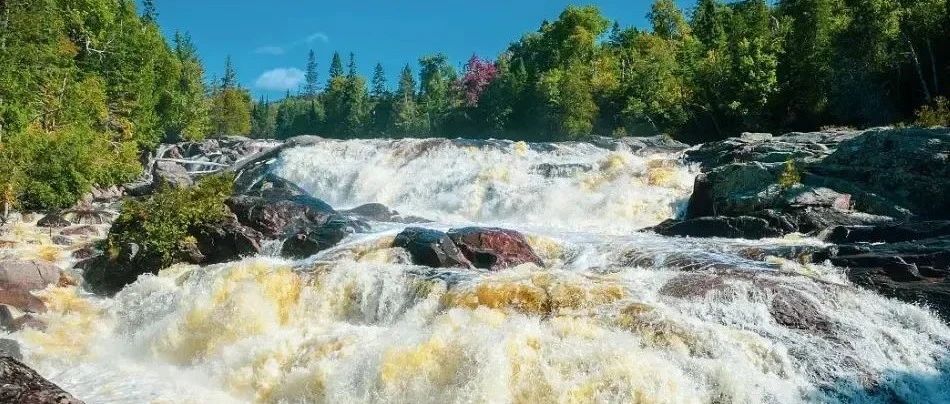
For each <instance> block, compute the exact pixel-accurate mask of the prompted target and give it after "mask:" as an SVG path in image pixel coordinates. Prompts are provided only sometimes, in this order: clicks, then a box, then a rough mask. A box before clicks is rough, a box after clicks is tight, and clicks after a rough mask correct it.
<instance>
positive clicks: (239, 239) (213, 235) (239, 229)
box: [191, 216, 264, 264]
mask: <svg viewBox="0 0 950 404" xmlns="http://www.w3.org/2000/svg"><path fill="white" fill-rule="evenodd" d="M191 233H192V234H193V236H194V237H195V240H196V246H197V248H198V251H200V252H201V255H202V256H203V257H204V259H203V261H202V262H201V263H202V264H217V263H221V262H227V261H231V260H233V259H235V258H238V257H243V256H249V255H254V254H258V253H260V252H261V240H262V239H263V237H264V236H263V235H262V234H261V233H260V232H259V231H257V230H254V229H252V228H250V227H247V226H244V225H242V224H241V223H240V222H239V221H238V220H237V217H236V216H229V217H228V218H227V219H225V220H223V221H221V222H218V223H209V224H204V225H201V226H198V227H197V228H196V229H193V230H192V231H191Z"/></svg>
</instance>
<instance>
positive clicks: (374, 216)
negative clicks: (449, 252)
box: [340, 203, 431, 223]
mask: <svg viewBox="0 0 950 404" xmlns="http://www.w3.org/2000/svg"><path fill="white" fill-rule="evenodd" d="M340 214H343V215H346V216H349V217H352V218H356V219H359V220H364V221H371V222H391V223H423V222H430V221H431V220H427V219H423V218H421V217H415V216H403V215H401V214H399V212H397V211H395V210H392V209H390V208H389V207H387V206H386V205H383V204H381V203H367V204H365V205H360V206H357V207H355V208H353V209H347V210H343V211H340Z"/></svg>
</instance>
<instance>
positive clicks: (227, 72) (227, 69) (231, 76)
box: [221, 55, 238, 89]
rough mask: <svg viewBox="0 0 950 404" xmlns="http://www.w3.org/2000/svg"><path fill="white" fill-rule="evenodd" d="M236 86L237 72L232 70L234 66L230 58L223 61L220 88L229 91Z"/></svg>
mask: <svg viewBox="0 0 950 404" xmlns="http://www.w3.org/2000/svg"><path fill="white" fill-rule="evenodd" d="M237 86H238V82H237V71H235V70H234V64H233V63H231V56H230V55H228V57H227V58H226V59H224V76H222V78H221V88H222V89H229V88H235V87H237Z"/></svg>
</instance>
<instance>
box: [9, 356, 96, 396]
mask: <svg viewBox="0 0 950 404" xmlns="http://www.w3.org/2000/svg"><path fill="white" fill-rule="evenodd" d="M0 402H3V403H18V404H81V403H82V401H80V400H78V399H76V398H75V397H73V396H72V395H70V394H69V393H67V392H65V391H64V390H63V389H61V388H60V387H59V386H57V385H55V384H53V383H52V382H50V381H49V380H46V379H45V378H43V376H40V374H39V373H36V371H34V370H33V369H30V368H29V367H28V366H26V365H24V364H23V363H21V362H20V361H19V360H17V359H15V358H13V357H11V356H0Z"/></svg>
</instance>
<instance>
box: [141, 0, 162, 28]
mask: <svg viewBox="0 0 950 404" xmlns="http://www.w3.org/2000/svg"><path fill="white" fill-rule="evenodd" d="M142 19H143V20H145V21H148V22H152V23H154V22H156V21H157V20H158V11H157V10H156V9H155V0H143V1H142Z"/></svg>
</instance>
